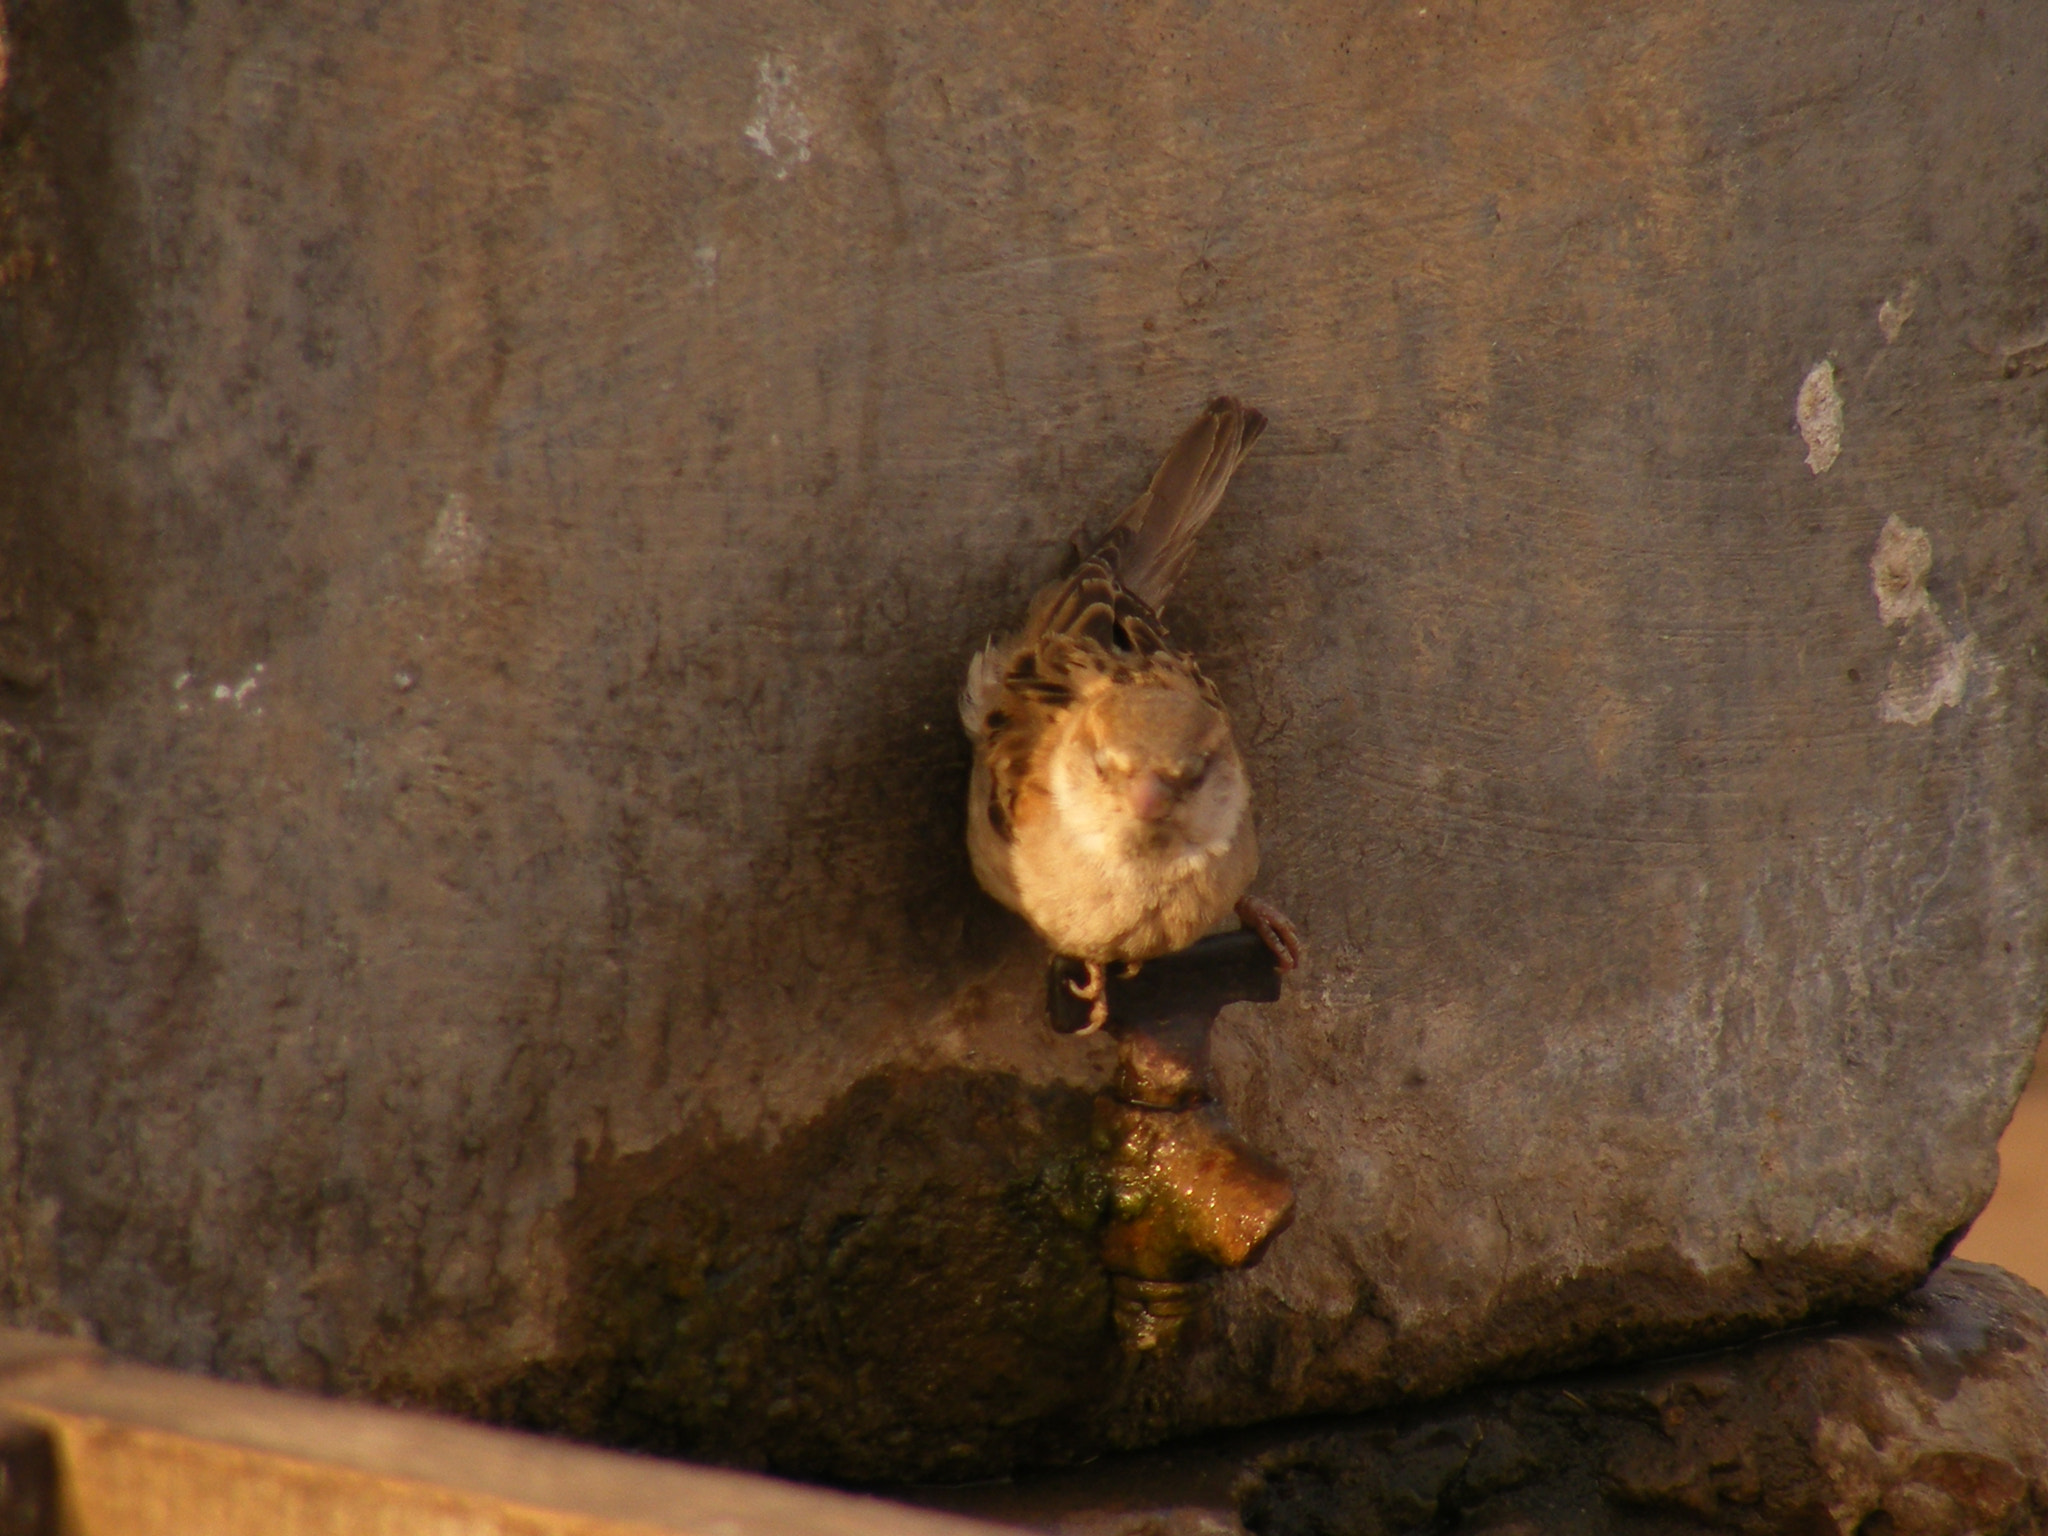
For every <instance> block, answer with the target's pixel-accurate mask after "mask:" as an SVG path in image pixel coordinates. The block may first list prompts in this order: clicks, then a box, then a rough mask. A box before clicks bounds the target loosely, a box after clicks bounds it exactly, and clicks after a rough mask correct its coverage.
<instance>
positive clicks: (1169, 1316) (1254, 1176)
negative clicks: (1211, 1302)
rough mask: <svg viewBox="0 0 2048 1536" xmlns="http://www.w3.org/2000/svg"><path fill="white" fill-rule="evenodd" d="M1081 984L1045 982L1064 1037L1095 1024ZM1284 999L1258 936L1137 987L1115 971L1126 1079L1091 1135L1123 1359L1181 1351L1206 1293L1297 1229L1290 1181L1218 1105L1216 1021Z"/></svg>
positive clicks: (1182, 959)
mask: <svg viewBox="0 0 2048 1536" xmlns="http://www.w3.org/2000/svg"><path fill="white" fill-rule="evenodd" d="M1082 974H1083V973H1082V970H1081V967H1080V966H1079V964H1078V963H1076V962H1074V961H1071V960H1055V961H1054V962H1053V965H1052V968H1051V971H1050V973H1049V974H1048V976H1047V980H1046V986H1047V996H1046V1007H1047V1012H1048V1013H1049V1014H1050V1016H1051V1020H1052V1027H1053V1028H1054V1029H1056V1030H1058V1031H1059V1032H1060V1033H1062V1034H1072V1033H1074V1032H1075V1031H1077V1030H1079V1029H1080V1028H1081V1027H1082V1026H1083V1025H1084V1024H1086V1023H1087V1022H1088V1005H1087V1004H1086V1003H1085V1002H1083V1001H1082V1000H1081V999H1079V998H1077V997H1075V996H1074V994H1073V992H1072V991H1071V989H1070V988H1069V987H1068V985H1067V982H1068V981H1069V980H1070V979H1074V980H1078V979H1079V978H1080V977H1081V976H1082ZM1279 996H1280V973H1279V971H1278V969H1277V968H1276V967H1275V965H1274V963H1273V956H1272V954H1271V952H1270V951H1269V950H1268V949H1267V948H1266V946H1265V944H1264V943H1263V942H1261V941H1260V939H1259V938H1258V937H1257V935H1255V934H1250V933H1224V934H1216V935H1212V936H1211V937H1209V938H1206V939H1202V940H1200V941H1199V942H1197V943H1195V944H1192V945H1190V946H1189V947H1188V948H1186V949H1183V950H1180V951H1179V952H1177V953H1175V954H1171V955H1167V956H1165V957H1163V958H1161V959H1158V960H1151V961H1147V962H1146V963H1145V965H1144V966H1143V967H1142V968H1141V969H1140V970H1139V971H1138V973H1137V974H1136V975H1135V976H1121V975H1119V974H1118V972H1117V971H1116V969H1115V968H1112V969H1111V971H1110V979H1109V1022H1108V1024H1107V1025H1105V1026H1104V1027H1105V1028H1106V1030H1107V1031H1108V1033H1109V1034H1110V1036H1111V1037H1112V1038H1113V1039H1115V1041H1116V1042H1117V1071H1116V1081H1115V1084H1114V1085H1113V1086H1112V1088H1111V1089H1110V1091H1109V1092H1107V1093H1104V1094H1101V1095H1099V1096H1097V1098H1096V1100H1095V1133H1094V1134H1095V1147H1096V1150H1097V1152H1098V1153H1099V1154H1100V1155H1101V1157H1102V1158H1103V1160H1104V1164H1105V1168H1106V1172H1107V1174H1108V1181H1109V1189H1110V1202H1109V1203H1110V1216H1109V1223H1108V1225H1107V1226H1106V1227H1105V1228H1104V1231H1103V1234H1102V1262H1103V1267H1104V1268H1106V1269H1107V1270H1108V1271H1109V1275H1110V1285H1111V1291H1112V1295H1113V1297H1114V1300H1115V1313H1116V1324H1117V1333H1118V1336H1119V1337H1120V1338H1121V1339H1122V1340H1123V1343H1124V1347H1125V1348H1126V1349H1129V1350H1134V1351H1142V1350H1151V1349H1158V1348H1160V1347H1162V1346H1164V1345H1168V1344H1171V1343H1172V1342H1173V1341H1174V1339H1175V1338H1176V1337H1177V1336H1178V1335H1179V1334H1180V1332H1181V1330H1182V1329H1183V1328H1184V1327H1185V1326H1186V1324H1187V1321H1188V1318H1189V1317H1190V1316H1192V1315H1193V1314H1194V1312H1195V1311H1196V1310H1197V1309H1198V1307H1199V1306H1200V1304H1201V1299H1202V1295H1203V1292H1204V1287H1205V1285H1206V1283H1207V1281H1208V1280H1210V1279H1211V1278H1213V1277H1214V1275H1215V1274H1216V1273H1217V1272H1218V1271H1220V1270H1225V1269H1245V1268H1249V1267H1250V1266H1251V1265H1253V1264H1256V1263H1258V1261H1259V1259H1260V1257H1261V1256H1262V1255H1263V1254H1264V1253H1265V1251H1266V1248H1267V1246H1268V1245H1269V1244H1270V1243H1271V1242H1272V1241H1273V1239H1274V1237H1275V1236H1277V1235H1278V1234H1279V1233H1280V1231H1281V1230H1282V1229H1283V1228H1284V1227H1285V1226H1286V1225H1287V1224H1288V1222H1289V1221H1291V1220H1292V1219H1293V1217H1294V1186H1293V1185H1292V1184H1291V1183H1289V1182H1288V1178H1287V1175H1286V1173H1285V1172H1283V1171H1282V1169H1281V1168H1280V1166H1279V1165H1278V1164H1277V1163H1275V1162H1274V1161H1273V1160H1272V1159H1271V1158H1269V1157H1267V1156H1266V1155H1265V1154H1264V1153H1262V1152H1259V1151H1257V1150H1256V1149H1254V1148H1252V1147H1250V1146H1247V1145H1246V1144H1245V1143H1244V1141H1243V1140H1242V1139H1240V1138H1239V1136H1238V1135H1237V1133H1236V1132H1235V1131H1233V1130H1232V1129H1231V1127H1230V1122H1229V1121H1228V1120H1227V1119H1226V1118H1225V1116H1224V1113H1223V1110H1222V1107H1221V1106H1220V1105H1218V1104H1217V1103H1216V1101H1215V1099H1214V1097H1213V1096H1212V1095H1211V1094H1210V1092H1209V1031H1210V1029H1211V1028H1212V1027H1213V1026H1214V1024H1215V1023H1216V1015H1217V1013H1218V1012H1219V1011H1221V1010H1222V1009H1223V1008H1224V1007H1225V1006H1226V1005H1227V1004H1230V1003H1240V1002H1259V1003H1270V1002H1274V1001H1276V1000H1277V999H1278V998H1279Z"/></svg>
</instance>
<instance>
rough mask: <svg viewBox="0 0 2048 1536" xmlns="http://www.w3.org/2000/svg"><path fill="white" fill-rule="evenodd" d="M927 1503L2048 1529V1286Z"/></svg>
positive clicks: (1101, 1522)
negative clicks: (2046, 1290)
mask: <svg viewBox="0 0 2048 1536" xmlns="http://www.w3.org/2000/svg"><path fill="white" fill-rule="evenodd" d="M924 1497H925V1498H926V1499H927V1500H930V1501H933V1502H939V1503H943V1504H946V1505H947V1506H949V1507H952V1508H956V1509H959V1510H962V1511H963V1512H970V1513H976V1514H982V1515H987V1516H992V1517H994V1518H998V1519H1005V1520H1011V1521H1016V1522H1019V1523H1022V1524H1026V1525H1030V1526H1033V1527H1036V1528H1038V1529H1042V1530H1048V1531H1053V1532H1057V1533H1060V1536H1082V1533H1086V1536H1198V1533H1218V1536H1221V1533H1226V1532H1236V1533H1243V1532H1246V1531H1250V1532H1254V1533H1256V1536H1395V1533H1399V1532H1406V1531H1470V1532H1485V1531H1491V1532H1498V1533H1501V1536H1507V1533H1510V1532H1522V1533H1527V1536H1540V1533H1549V1532H1571V1533H1574V1536H1608V1533H1611V1536H1662V1533H1667V1532H1668V1533H1673V1536H1676V1533H1680V1532H1697V1531H1703V1530H1706V1531H1741V1532H1748V1533H1756V1536H1763V1533H1772V1536H1776V1533H1781V1532H1801V1533H1812V1536H1821V1533H1827V1536H1836V1533H1839V1536H1850V1533H1852V1532H1854V1533H1860V1536H1894V1533H1898V1536H1903V1533H1906V1532H1913V1533H1916V1536H1974V1533H1983V1532H2002V1533H2011V1536H2018V1533H2022V1532H2037V1531H2041V1530H2044V1529H2048V1297H2043V1296H2042V1295H2041V1294H2040V1293H2039V1292H2037V1291H2034V1290H2032V1289H2031V1288H2030V1287H2028V1286H2027V1285H2026V1284H2025V1283H2024V1282H2022V1281H2020V1280H2018V1279H2016V1278H2015V1277H2014V1276H2012V1275H2010V1274H2008V1273H2006V1272H2005V1271H2004V1270H2000V1269H1995V1268H1992V1267H1991V1266H1989V1265H1982V1264H1967V1263H1963V1262H1961V1261H1959V1260H1957V1261H1951V1262H1950V1263H1948V1264H1946V1265H1944V1266H1943V1267H1942V1268H1941V1269H1939V1270H1937V1271H1936V1272H1935V1274H1934V1275H1933V1277H1932V1278H1930V1279H1929V1281H1928V1282H1927V1284H1926V1285H1924V1286H1923V1287H1921V1288H1920V1289H1919V1290H1918V1291H1915V1292H1914V1293H1912V1294H1911V1295H1910V1296H1908V1297H1906V1298H1905V1299H1904V1300H1902V1301H1900V1302H1898V1303H1896V1304H1894V1305H1893V1306H1891V1307H1890V1308H1887V1309H1885V1310H1884V1311H1883V1312H1880V1313H1878V1314H1876V1315H1874V1316H1870V1317H1867V1318H1864V1319H1861V1320H1859V1321H1857V1322H1855V1323H1853V1324H1849V1325H1845V1326H1841V1327H1834V1328H1820V1329H1809V1330H1805V1331H1801V1332H1796V1333H1789V1334H1782V1335H1779V1336H1777V1337H1775V1338H1772V1339H1769V1340H1766V1341H1764V1342H1761V1343H1758V1344H1752V1345H1746V1346H1741V1347H1738V1348H1735V1349H1731V1350H1728V1351H1725V1352H1723V1353H1720V1354H1716V1355H1710V1356H1705V1357H1698V1358H1694V1359H1690V1360H1686V1361H1683V1362H1680V1363H1675V1364H1670V1365H1652V1366H1644V1367H1637V1368H1634V1369H1629V1370H1625V1371H1613V1372H1608V1373H1605V1374H1600V1375H1588V1376H1579V1377H1568V1378H1563V1379H1553V1380H1549V1381H1544V1382H1540V1383H1534V1384H1531V1385H1528V1386H1523V1387H1511V1388H1501V1389H1494V1390H1490V1391H1486V1392H1481V1393H1477V1394H1473V1395H1470V1396H1467V1397H1465V1398H1462V1399H1459V1400H1456V1401H1453V1402H1449V1403H1445V1404H1441V1405H1436V1406H1432V1407H1428V1408H1421V1409H1410V1410H1407V1411H1399V1412H1390V1413H1382V1414H1376V1415H1372V1416H1370V1417H1367V1418H1363V1419H1358V1420H1353V1421H1349V1422H1339V1423H1331V1422H1324V1423H1322V1424H1319V1425H1313V1426H1294V1427H1289V1428H1283V1429H1274V1430H1265V1431H1253V1432H1251V1433H1249V1434H1240V1435H1238V1436H1237V1437H1235V1438H1234V1439H1228V1440H1225V1441H1223V1442H1221V1443H1216V1442H1212V1443H1210V1444H1208V1445H1206V1446H1202V1447H1199V1448H1188V1449H1180V1450H1175V1451H1168V1452H1151V1453H1142V1454H1140V1455H1137V1456H1129V1457H1117V1458H1112V1459H1111V1460H1109V1461H1106V1462H1104V1463H1102V1464H1100V1465H1098V1466H1096V1467H1092V1468H1090V1469H1088V1470H1087V1471H1086V1472H1084V1473H1079V1474H1073V1473H1069V1474H1053V1475H1050V1476H1044V1477H1040V1478H1035V1479H1034V1478H1024V1479H1020V1480H1019V1481H1018V1482H1017V1483H1015V1484H1014V1485H1011V1486H1008V1487H1003V1488H996V1489H991V1488H983V1489H979V1490H974V1491H971V1492H970V1491H965V1490H963V1491H960V1492H956V1493H953V1494H951V1495H946V1494H929V1493H928V1494H926V1495H924Z"/></svg>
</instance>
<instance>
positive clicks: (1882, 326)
mask: <svg viewBox="0 0 2048 1536" xmlns="http://www.w3.org/2000/svg"><path fill="white" fill-rule="evenodd" d="M1919 302H1920V279H1919V278H1917V277H1909V278H1907V279H1906V286H1905V287H1903V288H1901V289H1900V290H1899V296H1898V297H1897V298H1896V299H1886V300H1885V301H1884V302H1883V303H1882V304H1880V305H1878V306H1877V328H1878V330H1879V331H1881V332H1882V333H1883V334H1884V344H1885V345H1886V346H1890V345H1891V344H1892V343H1893V342H1895V341H1897V340H1898V339H1899V332H1900V331H1902V330H1904V329H1905V328H1906V322H1907V321H1908V320H1910V319H1912V318H1913V310H1914V309H1915V308H1916V307H1917V306H1918V304H1919Z"/></svg>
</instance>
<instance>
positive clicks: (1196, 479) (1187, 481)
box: [1097, 395, 1266, 613]
mask: <svg viewBox="0 0 2048 1536" xmlns="http://www.w3.org/2000/svg"><path fill="white" fill-rule="evenodd" d="M1265 430H1266V418H1265V417H1264V416H1262V415H1261V414H1259V412H1257V411H1255V410H1253V409H1252V408H1251V407H1250V406H1248V405H1245V404H1243V403H1242V402H1241V401H1238V400H1236V399H1234V398H1232V397H1231V396H1229V395H1222V396H1219V397H1218V398H1216V399H1214V400H1212V401H1210V402H1209V407H1208V409H1207V410H1205V411H1203V412H1202V414H1201V415H1200V416H1198V417H1196V418H1195V422H1194V425H1193V426H1191V427H1189V428H1188V429H1187V431H1185V432H1183V433H1182V434H1181V437H1180V441H1179V442H1177V443H1175V444H1174V445H1173V447H1172V448H1170V449H1169V450H1168V451H1167V454H1166V458H1165V460H1164V462H1162V463H1161V464H1160V466H1159V472H1158V473H1157V474H1155V475H1154V476H1153V477H1152V483H1151V485H1149V486H1148V487H1146V489H1145V490H1144V491H1143V492H1142V493H1141V494H1140V495H1139V497H1138V499H1137V500H1136V501H1134V502H1132V503H1131V504H1130V506H1129V507H1128V508H1127V509H1126V510H1125V512H1124V515H1123V516H1122V517H1119V518H1118V519H1117V520H1116V522H1115V524H1114V525H1113V526H1112V527H1111V528H1110V530H1109V532H1108V533H1107V534H1105V535H1104V536H1103V540H1102V543H1101V545H1100V547H1099V548H1098V550H1097V553H1098V554H1103V555H1109V554H1111V553H1112V552H1113V554H1114V559H1115V566H1114V568H1115V570H1116V574H1117V580H1118V581H1119V582H1120V583H1121V584H1122V585H1123V587H1124V588H1125V589H1126V590H1127V591H1129V592H1130V593H1131V594H1132V595H1133V596H1135V597H1136V598H1137V599H1138V600H1139V601H1140V602H1142V603H1144V604H1145V605H1146V606H1147V607H1149V608H1150V609H1152V611H1153V612H1154V613H1159V612H1162V611H1163V610H1164V609H1165V607H1166V599H1167V597H1168V596H1169V595H1170V594H1171V593H1172V591H1173V588H1174V583H1176V582H1177V581H1179V580H1180V575H1181V572H1182V571H1183V570H1185V569H1186V568H1187V563H1188V555H1189V553H1190V552H1191V551H1192V550H1193V548H1194V543H1195V535H1196V534H1198V533H1200V532H1201V531H1202V525H1203V524H1204V523H1206V522H1208V521H1209V515H1210V513H1212V512H1214V511H1215V510H1216V507H1217V505H1218V503H1220V502H1221V501H1222V500H1223V492H1224V489H1225V488H1226V487H1227V486H1228V485H1229V484H1230V477H1231V475H1232V473H1234V472H1235V471H1236V469H1237V466H1238V465H1239V464H1241V463H1242V462H1243V461H1244V457H1245V455H1246V454H1248V453H1249V452H1251V447H1252V444H1253V443H1254V442H1256V441H1257V440H1258V436H1259V434H1260V433H1261V432H1263V431H1265Z"/></svg>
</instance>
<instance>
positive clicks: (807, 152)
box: [741, 53, 812, 181]
mask: <svg viewBox="0 0 2048 1536" xmlns="http://www.w3.org/2000/svg"><path fill="white" fill-rule="evenodd" d="M754 77H755V85H754V120H753V121H752V122H750V123H748V124H747V126H746V127H745V128H744V129H742V130H741V131H742V132H743V133H744V134H745V135H746V138H747V142H748V143H750V144H752V145H753V146H754V148H756V149H758V150H759V151H761V153H762V154H764V155H766V156H767V157H768V158H769V160H770V161H772V162H773V163H774V166H775V179H776V180H777V181H780V180H782V179H783V178H784V177H786V176H787V175H788V174H789V168H790V167H791V166H792V165H802V164H803V163H804V162H805V161H807V160H809V159H810V158H811V133H812V128H811V120H810V118H809V117H808V116H806V115H805V113H804V109H803V107H802V106H801V105H800V104H799V103H798V101H797V99H796V65H795V64H794V63H792V62H791V61H790V60H789V59H788V58H787V57H785V56H784V55H782V54H779V53H764V54H762V55H761V57H760V59H759V60H758V61H756V63H755V66H754Z"/></svg>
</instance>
